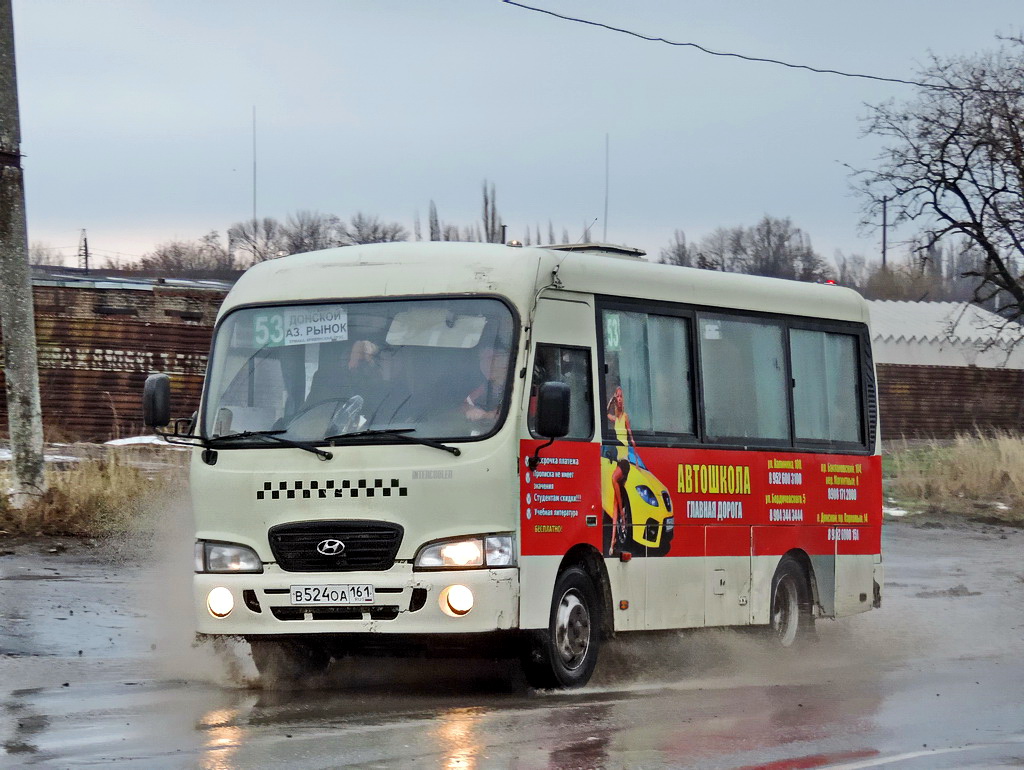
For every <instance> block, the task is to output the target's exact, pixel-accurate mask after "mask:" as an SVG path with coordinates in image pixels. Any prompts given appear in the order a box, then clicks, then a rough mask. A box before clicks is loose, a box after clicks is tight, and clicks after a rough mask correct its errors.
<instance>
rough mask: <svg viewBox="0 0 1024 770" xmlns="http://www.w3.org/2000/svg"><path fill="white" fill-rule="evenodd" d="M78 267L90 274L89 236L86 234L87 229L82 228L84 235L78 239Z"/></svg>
mask: <svg viewBox="0 0 1024 770" xmlns="http://www.w3.org/2000/svg"><path fill="white" fill-rule="evenodd" d="M78 266H79V267H80V268H82V269H83V270H85V272H87V273H88V272H89V236H88V235H86V234H85V228H84V227H83V228H82V235H81V236H80V237H79V239H78Z"/></svg>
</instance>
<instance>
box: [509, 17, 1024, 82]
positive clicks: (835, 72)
mask: <svg viewBox="0 0 1024 770" xmlns="http://www.w3.org/2000/svg"><path fill="white" fill-rule="evenodd" d="M501 1H502V2H503V3H505V4H506V5H514V6H515V7H517V8H523V9H524V10H527V11H535V12H536V13H543V14H547V15H548V16H554V17H555V18H556V19H563V20H565V21H571V22H575V23H576V24H586V25H587V26H590V27H600V28H601V29H607V30H609V31H611V32H620V33H622V34H623V35H630V36H632V37H636V38H639V39H640V40H646V41H647V42H650V43H664V44H665V45H672V46H677V47H680V48H696V49H697V50H698V51H700V52H701V53H706V54H710V55H711V56H724V57H728V58H732V59H742V60H743V61H748V62H755V63H758V64H775V65H778V66H780V67H788V68H789V69H795V70H807V71H808V72H814V73H816V74H819V75H839V76H840V77H844V78H859V79H861V80H876V81H880V82H882V83H899V84H901V85H907V86H918V87H919V88H931V89H934V90H937V91H976V92H978V93H986V94H1016V95H1019V94H1021V93H1022V92H1021V91H1000V90H996V89H987V88H972V87H970V86H953V85H942V84H940V83H925V82H924V81H920V80H905V79H903V78H887V77H882V76H881V75H865V74H863V73H858V72H843V71H842V70H834V69H826V68H822V67H812V66H810V65H809V64H793V63H792V62H786V61H782V60H781V59H768V58H764V57H761V56H748V55H746V54H742V53H732V52H730V51H715V50H712V49H711V48H707V47H705V46H702V45H700V44H699V43H687V42H680V41H677V40H668V39H667V38H664V37H658V36H657V35H645V34H643V33H642V32H634V31H633V30H629V29H624V28H622V27H616V26H613V25H611V24H605V23H603V22H600V21H591V20H590V19H581V18H578V17H576V16H566V15H564V14H561V13H555V12H554V11H549V10H548V9H546V8H536V7H534V6H532V5H526V4H524V3H517V2H515V0H501Z"/></svg>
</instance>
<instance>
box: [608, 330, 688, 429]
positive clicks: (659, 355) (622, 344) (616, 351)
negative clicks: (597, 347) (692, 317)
mask: <svg viewBox="0 0 1024 770" xmlns="http://www.w3.org/2000/svg"><path fill="white" fill-rule="evenodd" d="M690 359H691V356H690V333H689V321H688V320H687V319H685V318H678V317H676V316H667V315H653V314H648V313H630V312H625V311H620V310H606V311H604V362H605V372H606V374H605V382H604V386H605V394H606V398H609V399H610V398H611V397H612V396H613V394H615V393H616V389H618V388H621V389H622V400H623V407H624V409H625V411H626V413H627V414H629V422H630V427H631V430H632V431H633V432H634V433H639V434H652V433H658V434H672V435H687V434H693V433H694V421H693V398H692V394H691V384H690V383H691V381H692V378H691V376H690ZM611 430H612V429H611V426H610V424H609V425H608V426H607V430H606V433H607V432H608V431H611Z"/></svg>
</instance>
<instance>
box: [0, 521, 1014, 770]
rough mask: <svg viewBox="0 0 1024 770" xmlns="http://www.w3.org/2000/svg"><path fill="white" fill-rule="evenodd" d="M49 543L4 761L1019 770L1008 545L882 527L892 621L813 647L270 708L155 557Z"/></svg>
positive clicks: (684, 657) (28, 573) (674, 655)
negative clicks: (554, 688) (526, 684)
mask: <svg viewBox="0 0 1024 770" xmlns="http://www.w3.org/2000/svg"><path fill="white" fill-rule="evenodd" d="M186 546H187V544H186ZM50 547H52V543H50V542H47V543H45V544H41V543H38V542H37V543H28V544H22V545H20V546H18V547H16V548H14V549H13V550H14V553H6V554H5V555H2V556H0V767H21V766H25V767H33V766H38V767H57V768H64V767H67V768H77V767H89V766H93V765H101V764H102V765H106V764H109V763H110V762H116V763H117V764H118V765H119V766H127V767H140V768H191V767H197V768H211V769H213V768H225V769H227V768H276V767H294V768H332V767H368V768H376V767H381V768H384V767H422V768H431V767H441V768H489V767H497V768H505V767H508V768H590V767H608V768H619V767H650V768H662V767H729V768H735V767H770V768H808V767H841V768H865V767H892V766H895V767H901V768H936V767H1021V766H1024V597H1022V594H1024V532H1022V531H1020V530H1012V529H1001V528H996V527H988V526H984V525H965V524H957V523H951V522H949V521H946V522H944V523H943V524H938V525H933V526H922V525H920V524H917V525H915V524H913V523H909V522H906V521H900V522H898V523H894V524H893V525H891V526H889V527H888V529H887V530H886V533H885V546H884V549H885V564H886V578H887V582H888V585H887V589H886V593H885V600H884V607H883V609H882V610H879V611H875V612H871V613H868V614H866V615H862V616H858V617H854V618H847V619H844V620H843V621H840V622H822V623H819V629H820V630H819V642H818V643H817V644H816V645H814V646H813V647H812V649H811V650H809V651H808V652H804V653H801V654H800V655H796V656H793V655H781V654H778V653H777V652H774V651H769V650H768V649H767V648H766V647H765V646H764V644H763V643H762V640H761V639H759V638H758V637H757V636H754V635H751V634H744V633H727V632H718V631H704V632H698V633H692V634H686V635H683V636H680V637H676V636H668V637H665V636H660V637H648V638H645V639H641V640H637V641H628V642H627V641H623V642H617V643H615V644H614V646H613V647H612V648H610V649H607V648H606V650H605V651H604V653H605V654H604V655H603V658H602V662H601V665H600V667H599V669H598V673H597V675H596V676H595V679H594V681H593V682H592V683H591V685H589V686H588V687H587V688H585V689H583V690H581V691H575V692H568V693H549V692H541V693H535V692H530V691H528V690H526V689H525V688H523V687H522V686H520V685H518V684H516V683H514V682H513V683H511V684H510V683H509V682H508V674H509V671H508V670H507V668H506V667H504V666H502V665H495V664H491V665H489V666H485V665H482V664H481V665H470V664H467V663H465V662H459V661H453V662H440V663H435V662H426V663H424V662H416V661H412V662H392V661H380V660H354V661H345V662H344V663H342V664H340V665H336V666H335V667H334V669H332V671H331V673H330V675H329V676H328V677H327V678H326V679H325V680H322V681H319V682H315V683H311V685H310V687H309V688H308V689H304V690H300V691H295V692H270V691H263V690H261V689H260V688H259V684H258V679H257V677H256V675H255V671H254V669H253V668H252V663H251V661H250V660H249V659H248V657H247V655H246V653H245V649H244V645H234V646H228V647H227V648H226V649H220V650H214V649H212V648H211V647H210V646H209V645H201V646H199V647H193V646H192V645H191V640H192V633H191V629H190V627H189V619H188V610H187V601H188V600H187V594H186V591H187V585H188V584H187V579H188V576H187V574H184V575H182V574H179V573H178V572H177V571H176V570H175V569H174V568H173V567H172V566H171V565H170V563H169V560H168V559H167V558H166V557H162V558H160V559H157V558H155V557H151V558H149V559H141V560H140V559H139V558H138V557H137V556H136V557H133V558H130V559H129V558H126V557H124V554H125V553H128V552H131V551H132V549H133V547H134V546H133V544H131V543H126V544H122V545H121V548H120V549H113V550H112V549H111V548H109V547H107V546H102V547H98V548H93V549H90V548H88V547H85V546H82V545H78V544H76V545H73V546H71V545H69V548H68V550H67V551H65V552H61V553H49V552H48V549H49V548H50ZM5 548H6V547H5V546H4V545H3V542H2V541H0V553H4V551H5ZM8 550H9V549H8ZM171 551H172V552H174V553H176V554H177V555H181V556H183V557H184V561H183V563H184V564H188V563H189V561H188V552H187V547H183V548H182V549H180V553H179V552H177V551H174V549H171Z"/></svg>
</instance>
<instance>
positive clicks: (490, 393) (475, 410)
mask: <svg viewBox="0 0 1024 770" xmlns="http://www.w3.org/2000/svg"><path fill="white" fill-rule="evenodd" d="M508 362H509V354H508V350H507V349H504V348H501V347H497V346H492V345H487V346H484V347H482V348H480V374H481V375H482V376H481V377H480V378H479V379H478V381H477V383H476V384H475V387H473V388H472V390H470V391H469V393H468V394H467V395H466V399H465V401H464V403H463V405H462V413H463V414H464V415H465V416H466V419H467V420H469V421H470V422H472V423H478V424H480V425H481V426H482V427H484V429H485V430H486V429H489V428H490V425H492V424H493V423H494V421H495V420H497V419H498V414H499V413H500V412H501V407H502V400H503V399H504V397H505V377H506V375H507V373H508Z"/></svg>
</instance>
